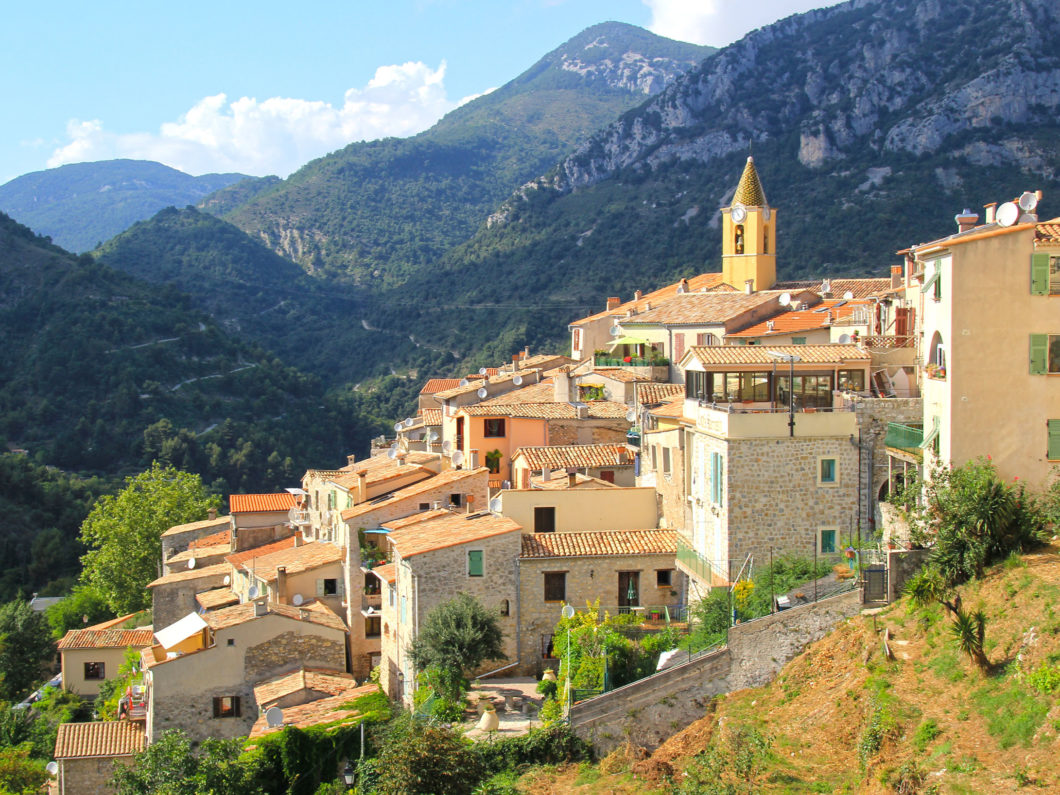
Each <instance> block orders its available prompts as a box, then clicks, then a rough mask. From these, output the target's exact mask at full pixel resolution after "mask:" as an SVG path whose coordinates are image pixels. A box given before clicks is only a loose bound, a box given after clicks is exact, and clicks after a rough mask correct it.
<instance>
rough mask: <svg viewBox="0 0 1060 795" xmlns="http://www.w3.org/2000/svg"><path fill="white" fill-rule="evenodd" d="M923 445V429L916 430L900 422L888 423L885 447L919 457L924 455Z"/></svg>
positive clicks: (884, 441)
mask: <svg viewBox="0 0 1060 795" xmlns="http://www.w3.org/2000/svg"><path fill="white" fill-rule="evenodd" d="M923 443H924V429H923V428H914V427H913V426H911V425H903V424H902V423H900V422H888V423H887V436H886V437H885V438H884V440H883V444H884V446H885V447H890V448H892V449H894V450H902V451H903V452H906V453H909V454H910V455H914V456H918V457H919V456H920V455H922V454H923V450H922V449H921V445H922V444H923Z"/></svg>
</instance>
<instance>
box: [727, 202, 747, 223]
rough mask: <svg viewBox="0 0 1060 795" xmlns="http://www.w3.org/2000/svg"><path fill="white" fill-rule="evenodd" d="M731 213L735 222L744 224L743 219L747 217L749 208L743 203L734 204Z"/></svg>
mask: <svg viewBox="0 0 1060 795" xmlns="http://www.w3.org/2000/svg"><path fill="white" fill-rule="evenodd" d="M729 214H730V215H731V216H732V220H733V223H737V224H742V223H743V219H744V218H746V217H747V208H746V207H744V206H743V205H742V204H734V205H733V206H732V209H731V210H730V211H729Z"/></svg>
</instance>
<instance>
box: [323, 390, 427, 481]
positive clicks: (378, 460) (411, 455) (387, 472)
mask: <svg viewBox="0 0 1060 795" xmlns="http://www.w3.org/2000/svg"><path fill="white" fill-rule="evenodd" d="M436 411H439V413H440V409H436ZM440 457H441V456H440V454H439V453H424V452H420V451H418V450H410V451H409V452H408V453H407V454H406V455H405V463H404V464H399V463H398V462H397V459H394V458H390V457H388V456H385V455H376V456H372V457H371V458H366V459H364V460H363V461H358V462H357V463H355V464H354V465H353V466H352V467H351V468H350V469H349V470H348V471H345V472H337V473H335V475H334V476H333V477H328V478H325V480H329V481H331V482H332V483H334V484H335V485H336V486H341V487H342V488H344V489H352V488H353V487H354V486H355V485H356V484H357V478H358V477H360V473H362V472H363V473H364V475H365V484H366V485H373V484H375V483H381V482H383V481H385V480H388V479H390V478H392V477H395V476H399V475H400V476H405V475H407V474H408V473H409V472H410V471H412V468H413V467H415V468H416V469H419V470H421V471H423V472H427V473H428V474H434V470H432V469H429V468H427V467H426V466H425V465H427V464H432V463H434V464H437V462H438V460H439V459H440Z"/></svg>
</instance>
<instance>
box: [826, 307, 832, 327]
mask: <svg viewBox="0 0 1060 795" xmlns="http://www.w3.org/2000/svg"><path fill="white" fill-rule="evenodd" d="M824 324H825V325H826V326H830V325H832V310H831V309H829V310H828V316H827V317H826V318H825V320H824Z"/></svg>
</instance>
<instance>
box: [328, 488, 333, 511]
mask: <svg viewBox="0 0 1060 795" xmlns="http://www.w3.org/2000/svg"><path fill="white" fill-rule="evenodd" d="M334 508H335V492H333V491H329V492H328V510H329V511H330V510H333V509H334Z"/></svg>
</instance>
